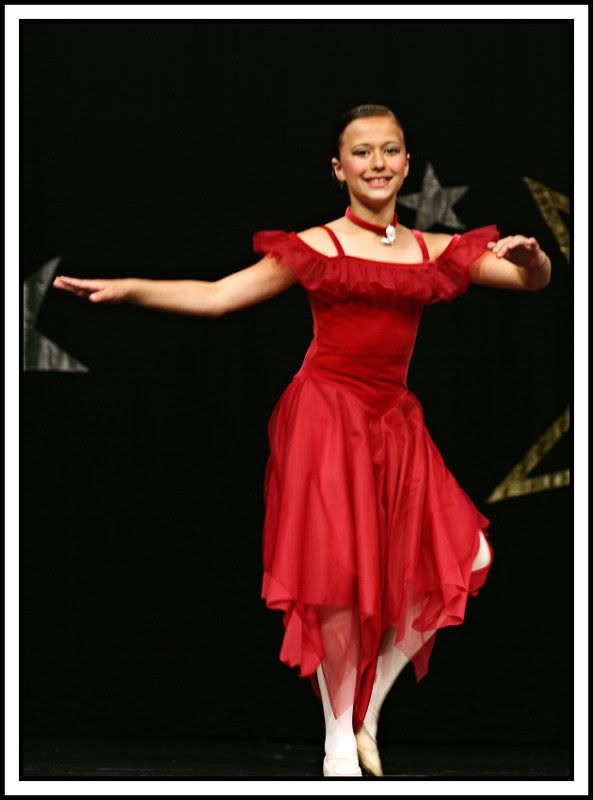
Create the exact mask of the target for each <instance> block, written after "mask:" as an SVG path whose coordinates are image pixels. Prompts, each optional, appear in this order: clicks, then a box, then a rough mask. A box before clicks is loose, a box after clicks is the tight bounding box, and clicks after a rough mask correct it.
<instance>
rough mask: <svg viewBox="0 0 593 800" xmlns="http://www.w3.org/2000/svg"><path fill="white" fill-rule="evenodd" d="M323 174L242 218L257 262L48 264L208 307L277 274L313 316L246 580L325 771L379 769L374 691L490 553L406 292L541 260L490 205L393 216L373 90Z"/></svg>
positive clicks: (87, 292) (458, 287)
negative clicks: (308, 215) (302, 201)
mask: <svg viewBox="0 0 593 800" xmlns="http://www.w3.org/2000/svg"><path fill="white" fill-rule="evenodd" d="M331 165H332V170H333V175H334V176H335V178H336V179H337V180H338V181H339V182H340V184H341V185H342V186H343V187H345V188H346V189H347V190H348V193H349V202H350V204H349V206H348V207H347V208H346V212H345V214H344V216H342V217H340V218H339V219H335V220H332V221H330V222H328V223H327V224H325V225H321V226H317V227H313V228H309V229H308V230H304V231H300V232H298V233H297V232H294V231H289V232H287V231H279V230H272V231H259V232H257V233H256V234H255V235H254V242H253V246H254V250H255V251H256V252H257V253H259V254H261V255H262V256H263V257H262V258H261V260H259V261H258V262H257V263H255V264H253V265H252V266H249V267H247V268H245V269H242V270H239V271H238V272H235V273H232V274H230V275H227V276H226V277H224V278H222V279H220V280H217V281H198V280H195V281H194V280H181V281H176V280H171V281H168V280H167V281H153V280H143V279H137V278H122V279H115V280H101V279H92V280H88V279H78V278H72V277H67V276H59V277H57V278H56V279H55V281H54V286H55V287H56V288H59V289H64V290H67V291H70V292H73V293H74V294H77V295H79V296H80V297H84V298H87V299H88V300H89V301H91V302H94V303H122V302H128V303H135V304H138V305H142V306H147V307H151V308H157V309H161V310H163V311H169V312H176V313H182V314H195V315H202V316H209V317H220V316H222V315H224V314H229V313H231V312H233V311H236V310H238V309H242V308H245V307H247V306H251V305H255V304H256V303H261V302H263V301H265V300H269V299H270V298H272V297H274V296H276V295H278V294H279V293H280V292H282V291H284V290H286V289H288V288H289V287H290V286H292V285H293V284H295V283H297V282H298V283H300V284H301V286H302V287H303V288H304V289H305V291H306V292H307V295H308V298H309V302H310V304H311V310H312V314H313V320H314V336H313V340H312V342H311V345H310V347H309V349H308V351H307V353H306V355H305V358H304V361H303V363H302V365H301V368H300V369H299V371H298V372H297V373H296V374H295V375H294V377H293V379H292V380H291V382H290V383H289V385H288V386H287V387H286V389H285V390H284V392H283V393H282V395H281V397H280V398H279V400H278V402H277V404H276V406H275V408H274V410H273V412H272V415H271V418H270V421H269V423H268V437H269V444H270V455H269V458H268V462H267V464H266V470H265V477H264V492H265V502H266V514H265V521H264V532H263V535H264V541H263V561H264V564H263V566H264V571H263V581H262V598H263V599H264V600H265V602H266V605H267V606H268V607H269V608H271V609H277V610H281V611H282V612H283V625H284V629H285V633H284V639H283V642H282V648H281V651H280V659H281V660H282V661H283V662H284V663H286V664H288V665H289V666H292V667H298V668H299V671H300V676H301V677H307V678H309V679H310V681H311V683H312V687H313V689H314V691H315V692H316V694H317V696H318V697H319V698H320V700H321V702H322V704H323V710H324V717H325V726H326V736H325V758H324V762H323V774H324V775H327V776H342V775H348V776H360V775H362V771H363V770H364V772H365V773H366V774H369V775H377V776H378V775H382V774H383V772H382V767H381V760H380V756H379V752H378V748H377V725H378V720H379V714H380V711H381V707H382V704H383V702H384V700H385V698H386V696H387V694H388V692H389V690H390V689H391V687H392V686H393V683H394V682H395V680H396V678H397V676H398V675H399V674H400V672H401V670H402V669H403V668H404V667H405V666H406V664H407V663H409V662H410V661H411V662H412V663H413V666H414V669H415V673H416V679H417V680H420V679H421V678H422V677H423V676H424V675H425V674H426V672H427V669H428V662H429V657H430V652H431V650H432V646H433V644H434V639H435V633H436V631H437V630H439V629H440V628H443V627H446V626H448V625H459V624H461V623H462V622H463V619H464V614H465V607H466V603H467V598H468V596H476V595H477V594H478V591H479V589H480V588H481V587H482V586H483V585H484V582H485V581H486V578H487V575H488V573H489V570H490V566H491V564H492V560H493V550H492V545H491V543H490V540H489V536H488V527H489V525H490V521H489V520H488V519H487V518H486V517H485V516H483V515H482V514H481V513H480V511H479V510H478V509H477V508H476V506H475V505H474V504H473V502H472V501H471V499H470V498H469V497H468V496H467V495H466V494H465V492H464V491H463V489H462V488H461V487H460V486H459V484H458V483H457V481H456V479H455V478H454V476H453V475H452V474H451V473H450V471H449V470H448V469H447V467H446V465H445V462H444V460H443V458H442V456H441V455H440V453H439V451H438V449H437V448H436V446H435V444H434V442H433V440H432V438H431V436H430V433H429V431H428V430H427V428H426V425H425V424H424V417H423V412H422V406H421V404H420V403H419V401H418V399H417V398H416V397H415V396H414V394H413V393H412V392H411V391H410V390H409V388H408V386H407V374H408V367H409V364H410V360H411V356H412V352H413V347H414V341H415V338H416V334H417V331H418V325H419V323H420V318H421V315H422V311H423V308H424V306H426V305H430V304H432V303H435V302H440V301H444V302H449V301H451V300H452V299H454V298H455V297H457V296H459V295H461V294H462V293H463V292H465V291H466V290H467V288H468V286H469V284H470V283H478V284H482V285H485V286H494V287H498V288H506V289H517V290H523V291H535V290H539V289H542V288H544V287H545V286H546V285H547V284H548V283H549V281H550V273H551V264H550V259H549V258H548V256H547V255H546V254H545V253H544V252H543V250H542V249H541V248H540V247H539V245H538V243H537V241H536V240H535V239H534V238H532V237H531V238H528V237H525V236H521V235H515V236H506V237H504V238H502V239H501V238H500V237H499V233H498V230H497V229H496V227H495V226H494V225H489V226H486V227H483V228H477V229H474V230H470V231H467V232H465V233H463V234H457V233H456V234H453V235H451V234H445V233H421V232H420V231H417V230H414V229H409V228H406V227H405V226H403V225H402V224H401V223H400V222H399V221H398V218H397V211H396V204H397V197H398V194H399V192H400V190H401V188H402V185H403V183H404V181H405V179H406V177H407V175H408V171H409V169H410V154H409V153H408V151H407V148H406V142H405V136H404V131H403V129H402V126H401V124H400V122H399V120H398V119H397V117H396V116H395V114H394V113H393V111H391V110H390V109H389V108H387V107H385V106H381V105H363V106H357V107H356V108H354V109H352V110H350V111H349V112H347V113H346V114H345V115H344V116H343V118H342V120H341V122H340V124H339V128H338V131H337V137H336V143H335V153H334V157H333V158H332V160H331Z"/></svg>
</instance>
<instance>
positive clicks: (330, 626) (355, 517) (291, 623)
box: [262, 375, 493, 730]
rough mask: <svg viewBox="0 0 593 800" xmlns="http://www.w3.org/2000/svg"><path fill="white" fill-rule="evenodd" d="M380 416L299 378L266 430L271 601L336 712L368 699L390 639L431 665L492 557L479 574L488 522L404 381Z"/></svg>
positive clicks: (296, 659) (420, 669)
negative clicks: (438, 638) (440, 638)
mask: <svg viewBox="0 0 593 800" xmlns="http://www.w3.org/2000/svg"><path fill="white" fill-rule="evenodd" d="M398 392H399V393H398V394H397V396H394V398H393V402H392V403H391V405H390V406H389V408H388V409H387V410H382V411H381V412H373V411H372V410H370V409H369V408H368V407H367V406H366V405H365V404H364V403H362V402H360V400H359V399H358V398H357V397H356V396H355V394H353V393H351V392H349V391H345V390H344V389H343V388H342V387H339V386H336V385H334V384H332V383H330V382H323V381H317V380H311V379H310V378H308V377H306V376H303V375H296V376H295V377H294V378H293V380H292V381H291V383H290V384H289V385H288V386H287V388H286V389H285V390H284V392H283V394H282V395H281V397H280V399H279V401H278V403H277V404H276V406H275V408H274V410H273V412H272V416H271V418H270V420H269V423H268V438H269V445H270V455H269V458H268V461H267V464H266V470H265V478H264V494H265V503H266V513H265V522H264V535H263V566H264V573H263V583H262V598H263V599H264V600H265V603H266V605H267V607H268V608H270V609H275V610H280V611H282V612H283V625H284V638H283V641H282V647H281V650H280V660H281V661H282V662H283V663H285V664H287V665H288V666H290V667H296V668H298V669H299V674H300V677H302V678H309V679H310V680H311V684H312V687H313V689H314V691H315V693H316V695H317V696H318V697H319V698H321V694H320V690H319V684H318V681H317V674H316V670H317V668H318V666H319V665H322V667H323V672H324V678H325V682H326V684H327V688H328V694H329V698H330V702H331V706H332V710H333V713H334V716H335V717H336V718H337V717H338V716H340V715H341V714H342V713H343V712H344V711H345V710H346V709H347V708H348V707H349V706H351V705H353V706H354V711H353V727H354V729H355V730H357V729H358V728H359V727H360V725H361V724H362V722H363V720H364V717H365V714H366V711H367V707H368V704H369V700H370V696H371V691H372V686H373V682H374V678H375V672H376V667H377V657H378V653H379V646H380V644H381V640H382V638H383V636H384V634H385V633H386V631H387V630H388V629H390V628H393V629H394V637H393V646H395V647H398V648H399V649H400V650H401V651H402V652H403V653H404V654H405V655H406V656H407V657H408V658H409V659H410V660H411V662H412V663H413V666H414V670H415V674H416V680H417V681H420V680H421V679H422V678H423V677H424V676H425V675H426V673H427V671H428V664H429V659H430V654H431V651H432V647H433V645H434V641H435V633H436V631H437V630H439V629H440V628H444V627H446V626H449V625H459V624H461V623H462V622H463V619H464V615H465V608H466V603H467V598H468V596H476V595H477V594H478V592H479V590H480V588H481V587H482V586H483V584H484V582H485V581H486V578H487V576H488V572H489V569H490V566H491V563H492V561H491V562H490V564H488V565H487V566H486V567H484V568H483V569H480V570H477V571H474V572H473V573H472V570H471V567H472V564H473V562H474V559H475V557H476V555H477V552H478V549H479V546H480V530H482V531H484V533H485V535H486V538H487V541H488V544H489V547H490V554H491V559H492V558H493V551H492V546H491V544H490V541H489V539H488V528H489V526H490V520H488V519H487V518H486V517H485V516H483V515H482V514H481V513H480V512H479V511H478V509H477V508H476V506H475V505H474V504H473V502H472V501H471V499H470V498H469V497H468V496H467V494H466V493H465V492H464V491H463V489H462V488H461V487H460V486H459V484H458V483H457V481H456V479H455V478H454V476H453V475H452V474H451V472H450V471H449V470H448V469H447V467H446V465H445V463H444V461H443V458H442V457H441V455H440V453H439V451H438V449H437V447H436V446H435V444H434V442H433V440H432V438H431V436H430V434H429V432H428V430H427V428H426V426H425V423H424V415H423V411H422V407H421V405H420V403H419V401H418V400H417V398H416V397H415V395H414V394H413V393H412V392H411V391H409V389H407V388H406V387H405V386H401V387H400V388H399V390H398Z"/></svg>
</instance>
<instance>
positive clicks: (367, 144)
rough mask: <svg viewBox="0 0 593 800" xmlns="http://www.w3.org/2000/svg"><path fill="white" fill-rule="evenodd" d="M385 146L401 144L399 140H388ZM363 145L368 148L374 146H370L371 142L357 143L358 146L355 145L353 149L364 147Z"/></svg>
mask: <svg viewBox="0 0 593 800" xmlns="http://www.w3.org/2000/svg"><path fill="white" fill-rule="evenodd" d="M383 144H384V145H385V144H401V142H400V141H399V140H398V139H388V140H387V141H386V142H383ZM363 145H366V147H371V146H372V145H370V144H369V142H357V143H356V144H353V145H352V147H362V146H363Z"/></svg>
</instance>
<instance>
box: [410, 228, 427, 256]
mask: <svg viewBox="0 0 593 800" xmlns="http://www.w3.org/2000/svg"><path fill="white" fill-rule="evenodd" d="M412 233H413V234H414V236H415V237H416V241H417V242H418V244H419V245H420V248H421V250H422V255H423V256H424V258H425V259H426V261H430V254H429V252H428V248H427V246H426V242H425V241H424V236H422V234H421V233H420V231H417V230H416V229H415V228H412Z"/></svg>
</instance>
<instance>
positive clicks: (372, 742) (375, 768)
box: [355, 723, 383, 778]
mask: <svg viewBox="0 0 593 800" xmlns="http://www.w3.org/2000/svg"><path fill="white" fill-rule="evenodd" d="M355 736H356V748H357V750H358V761H359V763H360V766H361V767H362V768H363V770H364V771H365V772H366V773H368V774H369V775H373V776H374V777H375V778H380V777H382V776H383V767H382V766H381V758H380V756H379V748H378V747H377V740H376V739H375V738H374V737H373V736H371V734H370V733H369V732H368V730H367V729H366V726H365V725H364V723H363V724H362V726H361V727H360V728H359V729H358V731H357V732H356V733H355Z"/></svg>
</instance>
